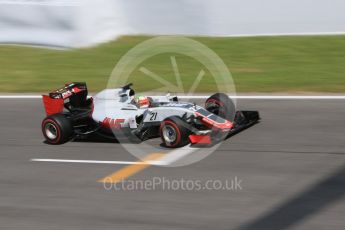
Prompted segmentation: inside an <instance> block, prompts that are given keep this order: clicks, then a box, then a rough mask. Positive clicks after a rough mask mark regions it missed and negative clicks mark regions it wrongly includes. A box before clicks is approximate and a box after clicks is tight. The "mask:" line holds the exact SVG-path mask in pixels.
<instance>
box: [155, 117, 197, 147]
mask: <svg viewBox="0 0 345 230" xmlns="http://www.w3.org/2000/svg"><path fill="white" fill-rule="evenodd" d="M190 133H191V131H190V130H189V124H188V123H186V122H185V121H183V120H182V119H181V118H180V117H176V116H174V117H168V118H166V119H165V120H164V121H163V122H162V124H161V126H160V129H159V134H160V136H161V139H162V141H163V144H164V145H165V146H166V147H169V148H178V147H182V146H185V145H187V144H189V143H190V141H189V135H190Z"/></svg>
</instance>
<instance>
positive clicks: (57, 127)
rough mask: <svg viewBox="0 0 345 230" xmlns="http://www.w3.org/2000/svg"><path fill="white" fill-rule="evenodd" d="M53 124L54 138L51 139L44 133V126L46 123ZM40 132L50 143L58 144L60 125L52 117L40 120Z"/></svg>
mask: <svg viewBox="0 0 345 230" xmlns="http://www.w3.org/2000/svg"><path fill="white" fill-rule="evenodd" d="M49 123H51V124H53V125H54V127H55V128H56V138H55V139H51V138H49V137H48V136H47V134H46V130H45V127H46V125H47V124H49ZM42 133H43V136H44V137H45V139H46V140H47V141H48V142H49V143H50V144H58V143H59V142H60V140H61V126H60V125H59V124H58V123H57V122H56V121H55V120H53V119H51V118H46V119H44V120H43V122H42Z"/></svg>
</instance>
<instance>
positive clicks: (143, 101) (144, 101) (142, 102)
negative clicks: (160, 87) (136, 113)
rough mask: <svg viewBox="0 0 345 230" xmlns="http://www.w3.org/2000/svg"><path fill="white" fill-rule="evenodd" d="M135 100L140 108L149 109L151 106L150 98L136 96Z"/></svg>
mask: <svg viewBox="0 0 345 230" xmlns="http://www.w3.org/2000/svg"><path fill="white" fill-rule="evenodd" d="M134 100H135V103H136V104H137V105H138V106H139V108H148V107H149V106H150V100H149V98H148V97H145V96H136V97H135V98H134Z"/></svg>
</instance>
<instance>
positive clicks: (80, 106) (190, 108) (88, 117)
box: [42, 82, 260, 148]
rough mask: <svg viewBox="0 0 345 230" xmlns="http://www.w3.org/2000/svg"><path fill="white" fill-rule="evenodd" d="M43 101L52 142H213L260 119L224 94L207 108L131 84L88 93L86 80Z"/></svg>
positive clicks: (45, 131) (46, 130)
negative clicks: (92, 138)
mask: <svg viewBox="0 0 345 230" xmlns="http://www.w3.org/2000/svg"><path fill="white" fill-rule="evenodd" d="M43 104H44V107H45V111H46V115H47V117H46V118H44V120H43V121H42V132H43V135H44V137H45V139H46V143H48V144H63V143H65V142H68V141H70V140H74V139H78V138H87V137H88V136H89V135H94V134H96V135H99V136H101V137H104V138H110V139H117V140H121V141H123V140H127V141H129V142H134V143H138V142H142V141H145V140H147V139H149V138H155V137H160V138H161V139H162V144H163V145H164V146H166V147H169V148H177V147H182V146H185V145H188V144H191V145H195V144H198V145H206V146H212V145H213V144H215V143H219V142H220V141H222V140H223V139H224V138H226V137H228V136H229V135H231V134H234V133H236V132H239V131H241V130H243V129H245V128H247V127H249V126H251V125H253V124H255V123H257V122H258V121H259V119H260V117H259V113H258V112H257V111H236V110H235V105H234V103H233V101H232V100H231V99H230V98H229V97H228V96H227V95H226V94H223V93H216V94H214V95H212V96H210V97H209V98H208V99H207V100H206V102H205V106H204V107H202V106H199V105H197V104H196V103H190V102H183V101H180V100H179V98H178V97H177V96H171V95H170V94H167V95H166V96H140V95H139V96H138V95H136V94H135V92H134V90H133V89H132V84H128V85H125V86H123V87H120V88H116V89H105V90H103V91H101V92H99V93H97V94H96V95H94V96H93V97H88V90H87V86H86V83H83V82H74V83H70V84H66V85H65V86H64V87H62V88H60V89H58V90H55V91H53V92H51V93H49V95H43Z"/></svg>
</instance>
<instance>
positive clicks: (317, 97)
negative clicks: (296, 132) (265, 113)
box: [0, 95, 345, 100]
mask: <svg viewBox="0 0 345 230" xmlns="http://www.w3.org/2000/svg"><path fill="white" fill-rule="evenodd" d="M178 97H179V98H181V99H188V98H190V99H206V98H208V97H209V96H208V95H200V96H178ZM41 98H42V96H41V95H0V99H41ZM231 98H234V99H254V100H344V99H345V95H310V96H303V95H284V96H280V95H251V96H245V95H243V96H241V95H235V96H231Z"/></svg>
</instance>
